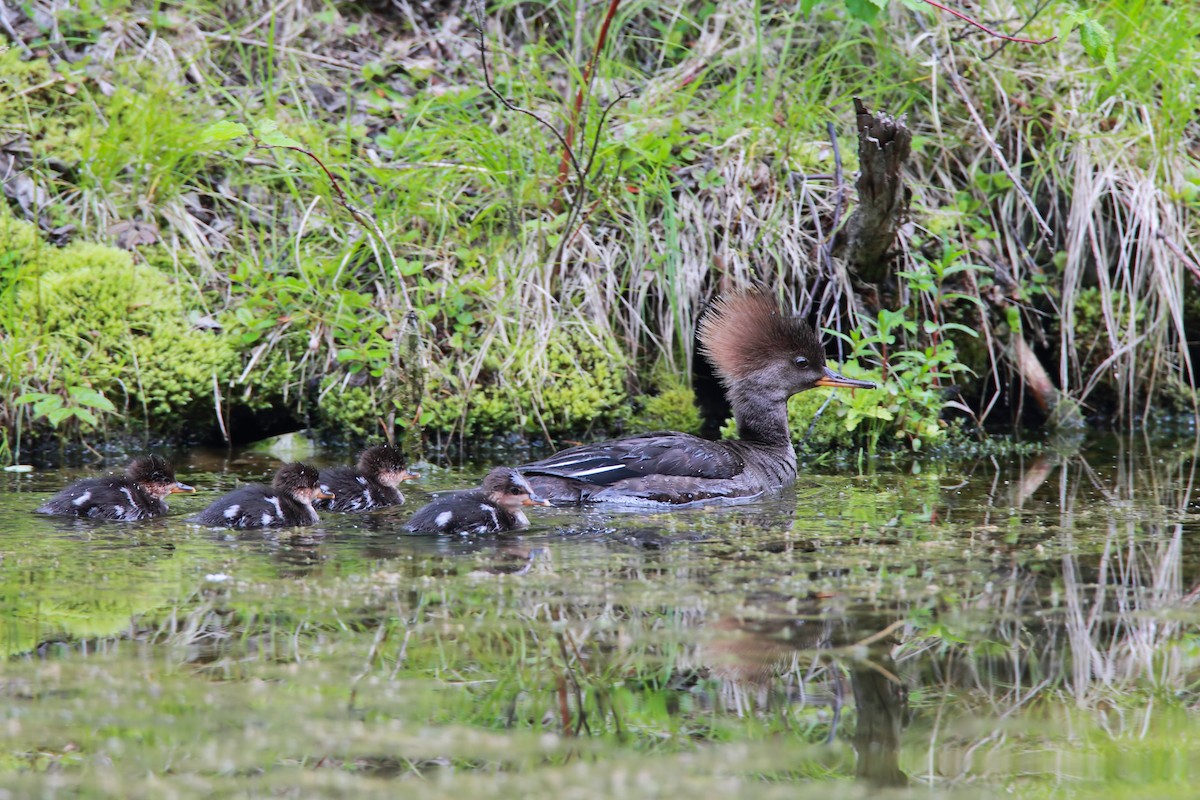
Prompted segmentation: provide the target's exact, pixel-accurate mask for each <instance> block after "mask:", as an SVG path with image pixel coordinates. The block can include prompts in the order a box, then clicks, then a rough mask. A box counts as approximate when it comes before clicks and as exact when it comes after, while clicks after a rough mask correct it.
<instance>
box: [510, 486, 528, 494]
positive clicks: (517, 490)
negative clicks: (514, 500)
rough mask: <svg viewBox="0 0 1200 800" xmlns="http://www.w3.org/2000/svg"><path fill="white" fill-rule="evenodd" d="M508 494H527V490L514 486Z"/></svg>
mask: <svg viewBox="0 0 1200 800" xmlns="http://www.w3.org/2000/svg"><path fill="white" fill-rule="evenodd" d="M508 493H509V494H525V490H524V489H518V488H517V487H515V486H513V487H511V488H510V489H509V490H508Z"/></svg>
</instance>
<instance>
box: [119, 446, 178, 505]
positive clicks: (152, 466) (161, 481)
mask: <svg viewBox="0 0 1200 800" xmlns="http://www.w3.org/2000/svg"><path fill="white" fill-rule="evenodd" d="M125 476H126V477H127V478H129V480H131V481H133V483H135V484H137V485H138V486H139V487H140V488H141V489H142V491H144V492H145V493H146V494H148V495H150V496H151V497H154V498H157V499H159V500H161V499H163V498H164V497H166V496H167V495H169V494H173V493H175V492H194V491H196V490H195V489H194V488H192V487H191V486H188V485H187V484H186V483H180V482H179V481H177V480H175V469H174V468H173V467H172V466H171V465H170V464H169V463H168V462H167V460H166V459H164V458H163V457H162V456H155V455H150V456H142V457H141V458H136V459H134V460H133V463H131V464H130V465H129V467H128V468H127V469H126V470H125Z"/></svg>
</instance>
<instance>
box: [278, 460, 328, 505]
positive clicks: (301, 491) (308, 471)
mask: <svg viewBox="0 0 1200 800" xmlns="http://www.w3.org/2000/svg"><path fill="white" fill-rule="evenodd" d="M271 488H272V489H274V490H275V491H277V492H279V493H280V494H286V495H289V496H290V497H292V498H294V499H295V500H296V502H298V503H303V504H305V505H309V504H311V503H312V501H313V500H332V499H333V492H331V491H329V487H328V486H324V485H322V483H321V473H319V472H317V470H316V469H315V468H314V467H310V466H309V465H308V464H301V463H300V462H296V463H294V464H284V465H283V466H282V467H280V468H279V471H278V472H276V473H275V480H273V481H271Z"/></svg>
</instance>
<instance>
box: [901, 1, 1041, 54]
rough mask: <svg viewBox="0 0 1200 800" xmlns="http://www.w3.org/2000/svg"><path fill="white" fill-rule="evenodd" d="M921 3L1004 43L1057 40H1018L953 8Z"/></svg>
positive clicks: (939, 4) (1033, 42)
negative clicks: (956, 18) (954, 17)
mask: <svg viewBox="0 0 1200 800" xmlns="http://www.w3.org/2000/svg"><path fill="white" fill-rule="evenodd" d="M921 2H923V3H925V4H926V5H930V6H933V7H934V8H936V9H940V10H942V11H945V12H946V13H947V14H952V15H953V16H956V17H958V18H959V19H961V20H962V21H963V22H966V23H967V24H968V25H974V26H975V27H976V28H979V30H981V31H984V32H985V33H988V34H990V35H992V36H995V37H996V38H997V39H1003V40H1004V41H1006V42H1019V43H1020V44H1049V43H1050V42H1053V41H1054V40H1055V39H1057V38H1058V37H1057V36H1051V37H1050V38H1049V39H1042V40H1041V41H1038V40H1037V39H1020V38H1018V37H1016V36H1008V35H1006V34H1003V33H1000V31H994V30H992V29H991V28H989V27H988V26H986V25H984V24H983V23H982V22H979V21H978V20H975V19H972V18H971V17H968V16H967V15H966V14H964V13H962V12H961V11H955V10H954V9H953V8H947V7H946V6H944V5H942V4H941V3H935V2H934V0H921Z"/></svg>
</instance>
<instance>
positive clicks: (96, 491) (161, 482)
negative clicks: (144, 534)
mask: <svg viewBox="0 0 1200 800" xmlns="http://www.w3.org/2000/svg"><path fill="white" fill-rule="evenodd" d="M194 491H196V490H195V489H193V488H192V487H191V486H188V485H187V484H186V483H180V482H179V481H177V480H175V470H174V469H173V468H172V467H171V465H170V464H168V463H167V462H166V461H165V460H164V459H163V458H162V457H160V456H153V455H151V456H143V457H142V458H137V459H134V461H133V463H131V464H130V465H129V467H128V468H126V470H125V476H124V477H117V476H111V477H107V478H84V479H83V480H81V481H76V482H75V483H72V484H71V485H70V486H68V487H67V488H65V489H63V490H62V491H60V492H59V493H58V494H56V495H54V497H51V498H50V499H49V500H47V501H46V502H45V503H43V504H42V505H41V506H40V507H39V508H38V509H37V513H39V514H53V515H55V516H59V517H91V518H93V519H112V520H122V521H125V522H132V521H134V520H139V519H150V518H151V517H161V516H162V515H163V514H166V513H167V504H166V503H164V502H163V498H164V497H166V496H167V495H169V494H173V493H175V492H194Z"/></svg>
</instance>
